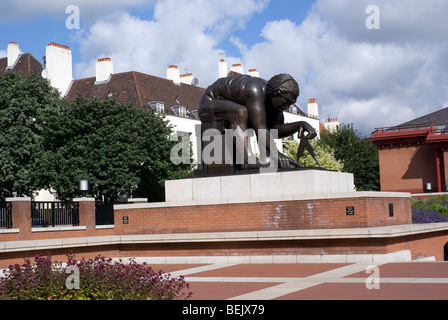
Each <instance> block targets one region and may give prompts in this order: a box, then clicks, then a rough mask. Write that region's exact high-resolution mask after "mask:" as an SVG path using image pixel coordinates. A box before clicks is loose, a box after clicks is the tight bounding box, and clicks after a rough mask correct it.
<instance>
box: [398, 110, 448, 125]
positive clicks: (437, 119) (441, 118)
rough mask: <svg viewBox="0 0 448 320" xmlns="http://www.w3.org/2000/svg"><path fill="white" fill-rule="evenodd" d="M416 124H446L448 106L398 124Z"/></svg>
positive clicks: (447, 122)
mask: <svg viewBox="0 0 448 320" xmlns="http://www.w3.org/2000/svg"><path fill="white" fill-rule="evenodd" d="M417 124H433V125H435V126H440V125H444V124H448V108H443V109H441V110H438V111H435V112H432V113H430V114H427V115H425V116H422V117H419V118H417V119H414V120H411V121H408V122H405V123H402V124H401V125H399V126H411V125H417ZM397 127H398V126H397Z"/></svg>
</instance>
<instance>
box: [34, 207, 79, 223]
mask: <svg viewBox="0 0 448 320" xmlns="http://www.w3.org/2000/svg"><path fill="white" fill-rule="evenodd" d="M78 225H79V203H78V202H61V201H51V202H43V201H33V202H31V226H32V227H55V226H78Z"/></svg>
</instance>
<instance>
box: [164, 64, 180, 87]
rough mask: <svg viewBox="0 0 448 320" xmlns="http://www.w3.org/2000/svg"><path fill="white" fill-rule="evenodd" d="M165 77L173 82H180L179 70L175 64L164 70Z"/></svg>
mask: <svg viewBox="0 0 448 320" xmlns="http://www.w3.org/2000/svg"><path fill="white" fill-rule="evenodd" d="M166 78H167V79H168V80H171V81H173V83H174V84H180V71H179V69H178V68H177V66H175V65H170V66H169V67H168V70H167V71H166Z"/></svg>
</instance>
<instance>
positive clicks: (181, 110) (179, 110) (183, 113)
mask: <svg viewBox="0 0 448 320" xmlns="http://www.w3.org/2000/svg"><path fill="white" fill-rule="evenodd" d="M171 109H172V110H173V112H174V114H175V115H176V116H179V117H184V118H190V111H189V110H188V108H187V107H185V106H174V107H171Z"/></svg>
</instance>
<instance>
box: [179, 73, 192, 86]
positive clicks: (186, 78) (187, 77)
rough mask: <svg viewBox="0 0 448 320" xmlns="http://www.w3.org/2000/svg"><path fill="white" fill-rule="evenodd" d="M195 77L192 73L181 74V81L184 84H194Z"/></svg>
mask: <svg viewBox="0 0 448 320" xmlns="http://www.w3.org/2000/svg"><path fill="white" fill-rule="evenodd" d="M193 79H194V77H193V74H192V73H185V74H181V75H180V82H181V83H184V84H192V82H193Z"/></svg>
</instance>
